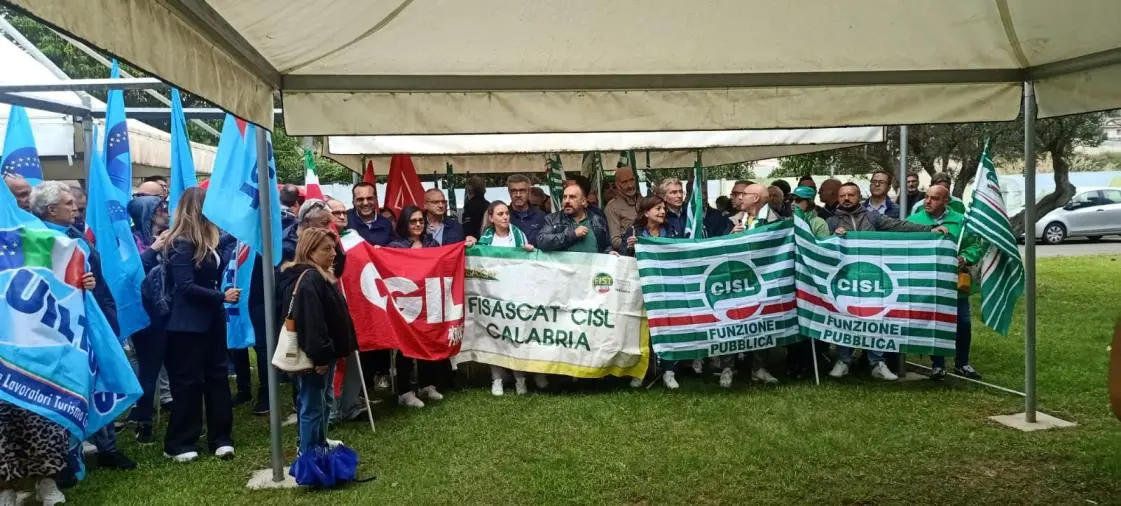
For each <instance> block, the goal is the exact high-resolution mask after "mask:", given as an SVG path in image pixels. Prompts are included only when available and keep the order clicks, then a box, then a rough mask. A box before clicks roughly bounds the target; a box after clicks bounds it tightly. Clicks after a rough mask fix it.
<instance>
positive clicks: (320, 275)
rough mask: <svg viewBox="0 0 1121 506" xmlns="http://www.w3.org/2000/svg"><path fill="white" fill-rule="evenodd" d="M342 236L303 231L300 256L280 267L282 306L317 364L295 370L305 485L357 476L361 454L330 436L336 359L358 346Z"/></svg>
mask: <svg viewBox="0 0 1121 506" xmlns="http://www.w3.org/2000/svg"><path fill="white" fill-rule="evenodd" d="M337 243H338V236H336V235H335V233H334V232H332V231H330V230H327V229H325V228H306V229H304V230H301V231H300V232H299V239H298V241H297V243H296V254H295V258H294V259H293V260H292V261H291V262H289V263H287V264H285V265H284V266H282V267H281V274H280V293H282V294H283V304H282V305H281V307H282V308H289V309H288V311H289V313H288V315H287V316H286V318H291V319H293V320H294V321H295V327H296V336H297V338H296V339H297V344H298V346H299V348H300V350H301V351H303V352H304V353H305V354H306V355H307V357H308V359H310V361H311V363H312V364H313V365H314V367H313V368H312V369H311V370H307V371H304V372H302V373H298V374H296V375H295V380H296V411H297V419H298V422H299V453H298V454H297V456H296V460H295V462H293V463H292V469H291V471H290V474H291V475H292V476H293V477H294V478H296V483H297V484H299V485H302V486H314V487H330V486H334V485H336V484H338V483H340V482H345V481H350V480H353V479H354V476H355V468H356V467H357V465H358V454H356V453H355V452H354V450H351V449H350V448H347V447H346V446H344V445H343V444H342V443H341V442H338V441H331V440H328V439H327V422H328V420H329V419H330V416H329V413H328V412H329V410H330V406H331V398H332V395H331V394H332V392H331V388H332V382H331V378H333V377H334V369H335V362H337V361H338V360H339V359H343V358H346V357H348V356H350V355H351V354H352V353H354V350H356V349H358V339H357V338H356V337H355V335H354V324H353V323H352V322H351V319H350V313H349V312H348V311H347V308H346V299H345V298H343V294H342V292H341V291H340V290H339V287H338V279H337V278H336V277H335V273H334V271H333V268H334V264H335V255H336V251H335V248H336V244H337Z"/></svg>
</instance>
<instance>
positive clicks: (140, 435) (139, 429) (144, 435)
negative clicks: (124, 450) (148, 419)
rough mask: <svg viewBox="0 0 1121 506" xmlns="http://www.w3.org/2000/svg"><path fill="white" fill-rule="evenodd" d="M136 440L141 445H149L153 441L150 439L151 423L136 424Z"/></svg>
mask: <svg viewBox="0 0 1121 506" xmlns="http://www.w3.org/2000/svg"><path fill="white" fill-rule="evenodd" d="M136 442H137V443H139V444H142V445H150V444H152V443H153V442H154V440H153V439H152V424H150V423H141V424H138V425H137V426H136Z"/></svg>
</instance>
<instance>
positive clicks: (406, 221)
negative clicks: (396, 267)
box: [389, 206, 451, 408]
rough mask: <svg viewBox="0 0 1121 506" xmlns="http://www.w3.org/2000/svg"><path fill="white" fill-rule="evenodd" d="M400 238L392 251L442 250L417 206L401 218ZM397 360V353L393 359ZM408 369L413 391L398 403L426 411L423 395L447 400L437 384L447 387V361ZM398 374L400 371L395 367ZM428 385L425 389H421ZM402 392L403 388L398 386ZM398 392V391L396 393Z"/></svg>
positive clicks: (410, 361) (420, 362)
mask: <svg viewBox="0 0 1121 506" xmlns="http://www.w3.org/2000/svg"><path fill="white" fill-rule="evenodd" d="M395 232H396V233H397V239H394V240H393V241H392V242H390V243H389V247H390V248H405V249H408V248H438V247H440V244H439V243H437V242H436V240H435V239H433V238H432V236H431V235H430V234H429V233H428V231H427V230H426V227H425V222H424V212H422V211H421V210H420V209H418V208H417V207H416V206H407V207H405V208H404V209H402V210H401V216H400V217H398V218H397V227H396V228H395ZM393 360H394V361H396V360H397V357H396V354H395V355H394V357H393ZM406 367H408V368H409V369H412V370H413V375H412V381H411V382H410V388H409V390H408V391H407V392H405V393H403V394H399V395H398V397H397V402H398V403H400V404H402V405H404V406H408V407H410V408H423V407H424V401H422V400H420V396H422V395H423V396H424V397H426V398H428V400H430V401H439V400H442V399H443V398H444V396H443V394H441V393H440V392H439V391H437V390H436V385H437V384H443V383H444V379H445V378H447V377H448V376H449V375H450V373H451V366H450V364H449V363H448V361H446V360H418V359H408V361H407V362H406ZM392 369H393V371H394V374H396V371H399V370H400V368H397V367H396V366H394V367H392ZM396 380H397V378H394V383H393V384H394V385H395V386H397V385H400V384H401V382H400V381H396ZM419 385H425V386H424V388H420V389H419V390H418V389H417V387H418V386H419ZM397 388H398V389H400V387H399V386H398V387H397ZM394 393H396V392H394Z"/></svg>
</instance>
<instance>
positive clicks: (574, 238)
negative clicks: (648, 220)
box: [535, 184, 614, 253]
mask: <svg viewBox="0 0 1121 506" xmlns="http://www.w3.org/2000/svg"><path fill="white" fill-rule="evenodd" d="M561 207H562V209H561V210H560V211H558V212H555V213H553V214H550V215H549V216H547V217H545V226H544V227H542V229H541V232H540V233H539V234H537V243H536V244H535V246H537V248H538V249H540V250H541V251H574V252H583V253H614V250H613V249H612V247H611V242H610V240H609V239H608V237H609V236H608V233H607V223H606V222H604V220H603V218H600V217H599V215H596V214H593V213H589V212H588V200H587V198H586V197H585V194H584V189H583V188H581V187H580V185H576V184H570V185H568V186H566V187H565V188H564V201H563V203H562V204H561Z"/></svg>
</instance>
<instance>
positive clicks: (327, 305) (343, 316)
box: [280, 264, 358, 366]
mask: <svg viewBox="0 0 1121 506" xmlns="http://www.w3.org/2000/svg"><path fill="white" fill-rule="evenodd" d="M304 272H307V274H306V275H304V280H303V281H301V282H300V283H299V285H300V286H299V290H298V291H296V293H295V294H293V291H294V290H296V288H297V287H296V281H297V280H299V279H300V274H303V273H304ZM280 293H281V294H283V297H282V299H283V305H282V306H281V307H283V308H284V312H285V315H284V316H287V312H288V308H289V307H292V318H293V319H294V320H296V336H297V337H296V341H297V342H298V343H299V346H300V349H301V350H303V351H304V353H307V356H308V358H309V359H311V361H312V363H313V364H315V365H317V366H320V365H329V364H331V363H333V362H334V361H336V360H338V359H340V358H346V357H347V356H349V355H350V354H351V353H354V350H357V349H358V339H357V338H356V337H355V335H354V323H353V322H352V321H351V320H350V312H348V311H347V309H346V299H344V298H343V294H342V292H340V291H339V289H338V287H337V286H336V285H335V284H333V283H331V282H329V281H327V279H325V278H324V277H323V275H322V274H320V272H319V270H318V269H316V268H314V267H312V266H310V265H307V264H297V265H293V266H291V267H289V268H287V269H285V270H284V271H282V272H281V273H280ZM293 296H295V303H293Z"/></svg>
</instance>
